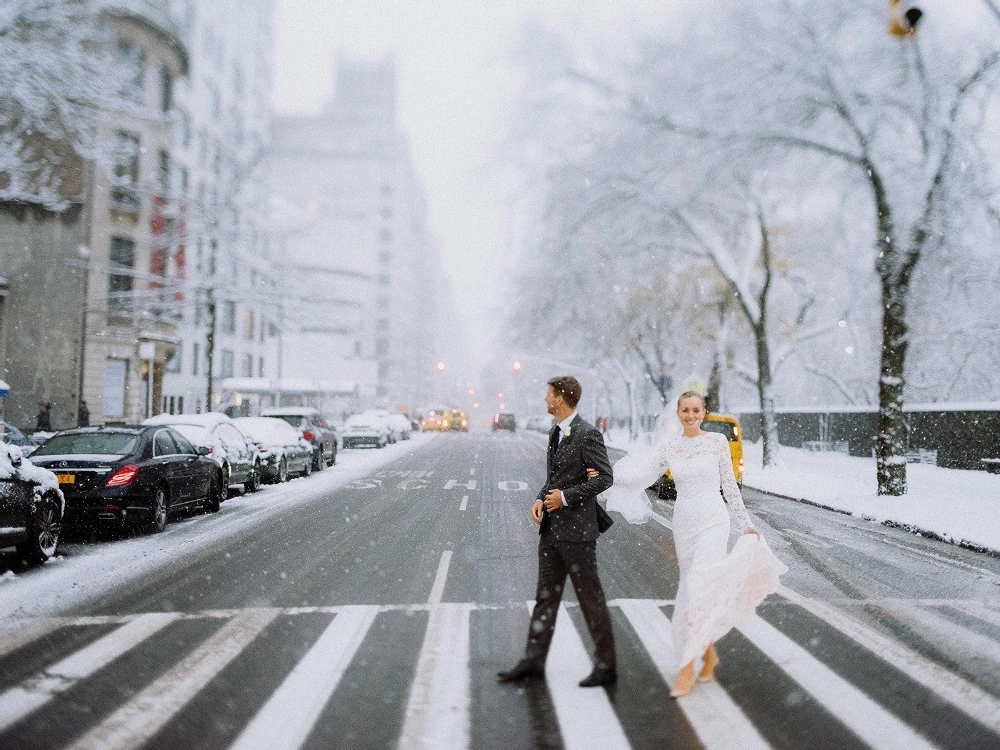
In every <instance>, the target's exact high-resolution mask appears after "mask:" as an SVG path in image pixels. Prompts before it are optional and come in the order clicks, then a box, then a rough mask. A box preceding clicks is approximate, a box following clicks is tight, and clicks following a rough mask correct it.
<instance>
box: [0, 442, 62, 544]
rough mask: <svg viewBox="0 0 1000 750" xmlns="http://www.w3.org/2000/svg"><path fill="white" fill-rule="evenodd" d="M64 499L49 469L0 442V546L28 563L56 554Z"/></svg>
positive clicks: (54, 476)
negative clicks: (9, 548) (35, 463)
mask: <svg viewBox="0 0 1000 750" xmlns="http://www.w3.org/2000/svg"><path fill="white" fill-rule="evenodd" d="M64 509H65V499H64V498H63V494H62V492H61V491H60V490H59V482H58V480H57V479H56V475H55V474H53V473H52V472H51V471H48V470H46V469H42V468H39V467H38V466H35V465H34V464H33V463H32V461H31V460H30V459H28V458H25V457H24V455H23V454H22V452H21V449H20V448H19V447H18V446H16V445H7V444H5V443H0V547H10V546H13V547H14V548H15V549H17V552H18V554H19V555H21V557H23V558H24V559H25V560H27V561H28V562H32V563H43V562H45V561H46V560H48V559H49V558H50V557H52V556H53V555H55V554H56V550H57V549H58V547H59V535H60V533H61V531H62V518H63V511H64Z"/></svg>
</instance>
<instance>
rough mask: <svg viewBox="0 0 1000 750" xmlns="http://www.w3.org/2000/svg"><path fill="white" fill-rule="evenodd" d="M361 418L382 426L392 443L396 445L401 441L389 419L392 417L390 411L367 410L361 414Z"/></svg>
mask: <svg viewBox="0 0 1000 750" xmlns="http://www.w3.org/2000/svg"><path fill="white" fill-rule="evenodd" d="M361 416H362V417H364V418H365V419H367V420H368V421H370V422H372V423H374V424H377V425H381V426H382V427H383V428H384V429H385V432H386V437H387V439H388V441H389V442H390V443H395V442H397V441H398V440H400V439H401V438H400V436H399V433H398V432H397V430H396V428H394V427H393V425H392V422H391V421H390V419H389V418H390V417H391V416H392V415H391V414H390V413H389V410H388V409H367V410H366V411H363V412H361Z"/></svg>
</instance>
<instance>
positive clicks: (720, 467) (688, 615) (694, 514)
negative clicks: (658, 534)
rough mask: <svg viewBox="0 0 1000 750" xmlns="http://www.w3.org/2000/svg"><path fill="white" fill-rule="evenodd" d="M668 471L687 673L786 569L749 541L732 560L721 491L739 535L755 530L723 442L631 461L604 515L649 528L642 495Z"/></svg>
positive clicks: (679, 640) (761, 544) (707, 435)
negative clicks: (672, 495) (615, 514)
mask: <svg viewBox="0 0 1000 750" xmlns="http://www.w3.org/2000/svg"><path fill="white" fill-rule="evenodd" d="M668 468H669V469H670V473H671V474H672V476H673V479H674V483H675V484H676V485H677V502H676V503H675V505H674V517H673V533H674V544H675V545H676V548H677V561H678V564H679V565H680V585H679V586H678V589H677V597H676V601H675V604H674V614H673V618H672V630H673V637H674V646H675V648H676V650H677V657H678V663H679V665H684V664H687V663H688V662H689V661H692V660H694V659H697V658H698V657H700V656H701V655H702V654H703V653H704V652H705V649H706V648H708V645H709V644H710V643H714V642H715V641H717V640H719V639H720V638H721V637H722V636H723V635H725V634H726V633H728V632H729V631H730V630H731V629H732V628H733V627H734V626H735V625H738V624H739V623H740V622H742V621H744V620H745V619H746V618H748V617H749V616H750V615H752V614H753V613H754V610H755V609H756V607H757V605H758V604H760V603H761V602H762V601H764V599H765V598H766V597H767V596H768V594H770V593H772V592H774V591H776V590H777V589H778V576H780V575H781V574H782V573H785V572H786V571H787V570H788V568H786V567H785V566H784V565H783V564H782V563H781V561H779V560H778V559H777V558H776V557H775V556H774V553H772V552H771V549H770V548H769V547H768V546H767V543H766V542H765V541H764V539H763V538H759V539H758V538H757V537H756V536H754V535H752V534H747V535H744V536H742V537H740V539H739V541H737V543H736V545H735V546H734V547H733V549H732V551H729V552H728V553H727V546H728V541H729V532H730V521H729V513H728V512H727V510H726V505H725V503H723V501H722V496H721V495H720V493H719V487H720V485H721V487H722V493H723V494H724V495H725V497H726V500H727V501H728V503H729V506H730V507H731V508H732V509H733V511H734V512H735V513H736V518H737V520H738V522H739V524H740V527H741V528H742V529H743V530H746V529H747V528H748V527H750V526H751V525H752V524H751V522H750V517H749V516H748V515H747V511H746V507H745V506H744V505H743V497H742V496H741V495H740V489H739V486H738V485H737V484H736V478H735V477H734V476H733V465H732V459H731V458H730V454H729V446H728V444H727V442H726V438H725V437H724V436H723V435H719V434H716V433H711V432H703V433H701V434H700V435H697V436H696V437H693V438H688V437H684V436H683V435H676V436H670V437H668V438H667V439H666V440H664V441H663V442H661V443H660V444H659V445H657V446H656V448H654V449H653V450H652V451H633V452H631V453H629V454H628V455H627V456H625V458H623V459H621V460H620V461H619V462H618V463H617V464H615V467H614V477H615V483H614V485H613V486H612V487H611V488H610V489H609V490H607V491H606V492H605V493H604V497H605V498H607V501H608V502H607V509H608V510H609V511H617V512H619V513H621V514H623V515H624V516H625V518H626V520H628V521H629V522H630V523H643V522H645V521H646V520H648V519H649V517H650V515H651V513H652V506H651V504H650V502H649V498H648V497H647V496H646V493H645V488H646V487H648V486H649V485H651V484H652V483H653V482H655V481H656V479H657V478H658V477H659V476H660V475H661V474H663V472H664V471H666V470H667V469H668Z"/></svg>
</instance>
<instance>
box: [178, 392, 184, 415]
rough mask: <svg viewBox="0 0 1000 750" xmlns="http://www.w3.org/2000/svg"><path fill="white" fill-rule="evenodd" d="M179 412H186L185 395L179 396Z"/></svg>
mask: <svg viewBox="0 0 1000 750" xmlns="http://www.w3.org/2000/svg"><path fill="white" fill-rule="evenodd" d="M177 413H178V414H183V413H184V397H183V396H178V397H177Z"/></svg>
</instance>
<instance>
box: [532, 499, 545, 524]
mask: <svg viewBox="0 0 1000 750" xmlns="http://www.w3.org/2000/svg"><path fill="white" fill-rule="evenodd" d="M531 520H532V521H534V522H535V523H537V524H538V525H541V523H542V501H541V500H535V502H534V503H532V505H531Z"/></svg>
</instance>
